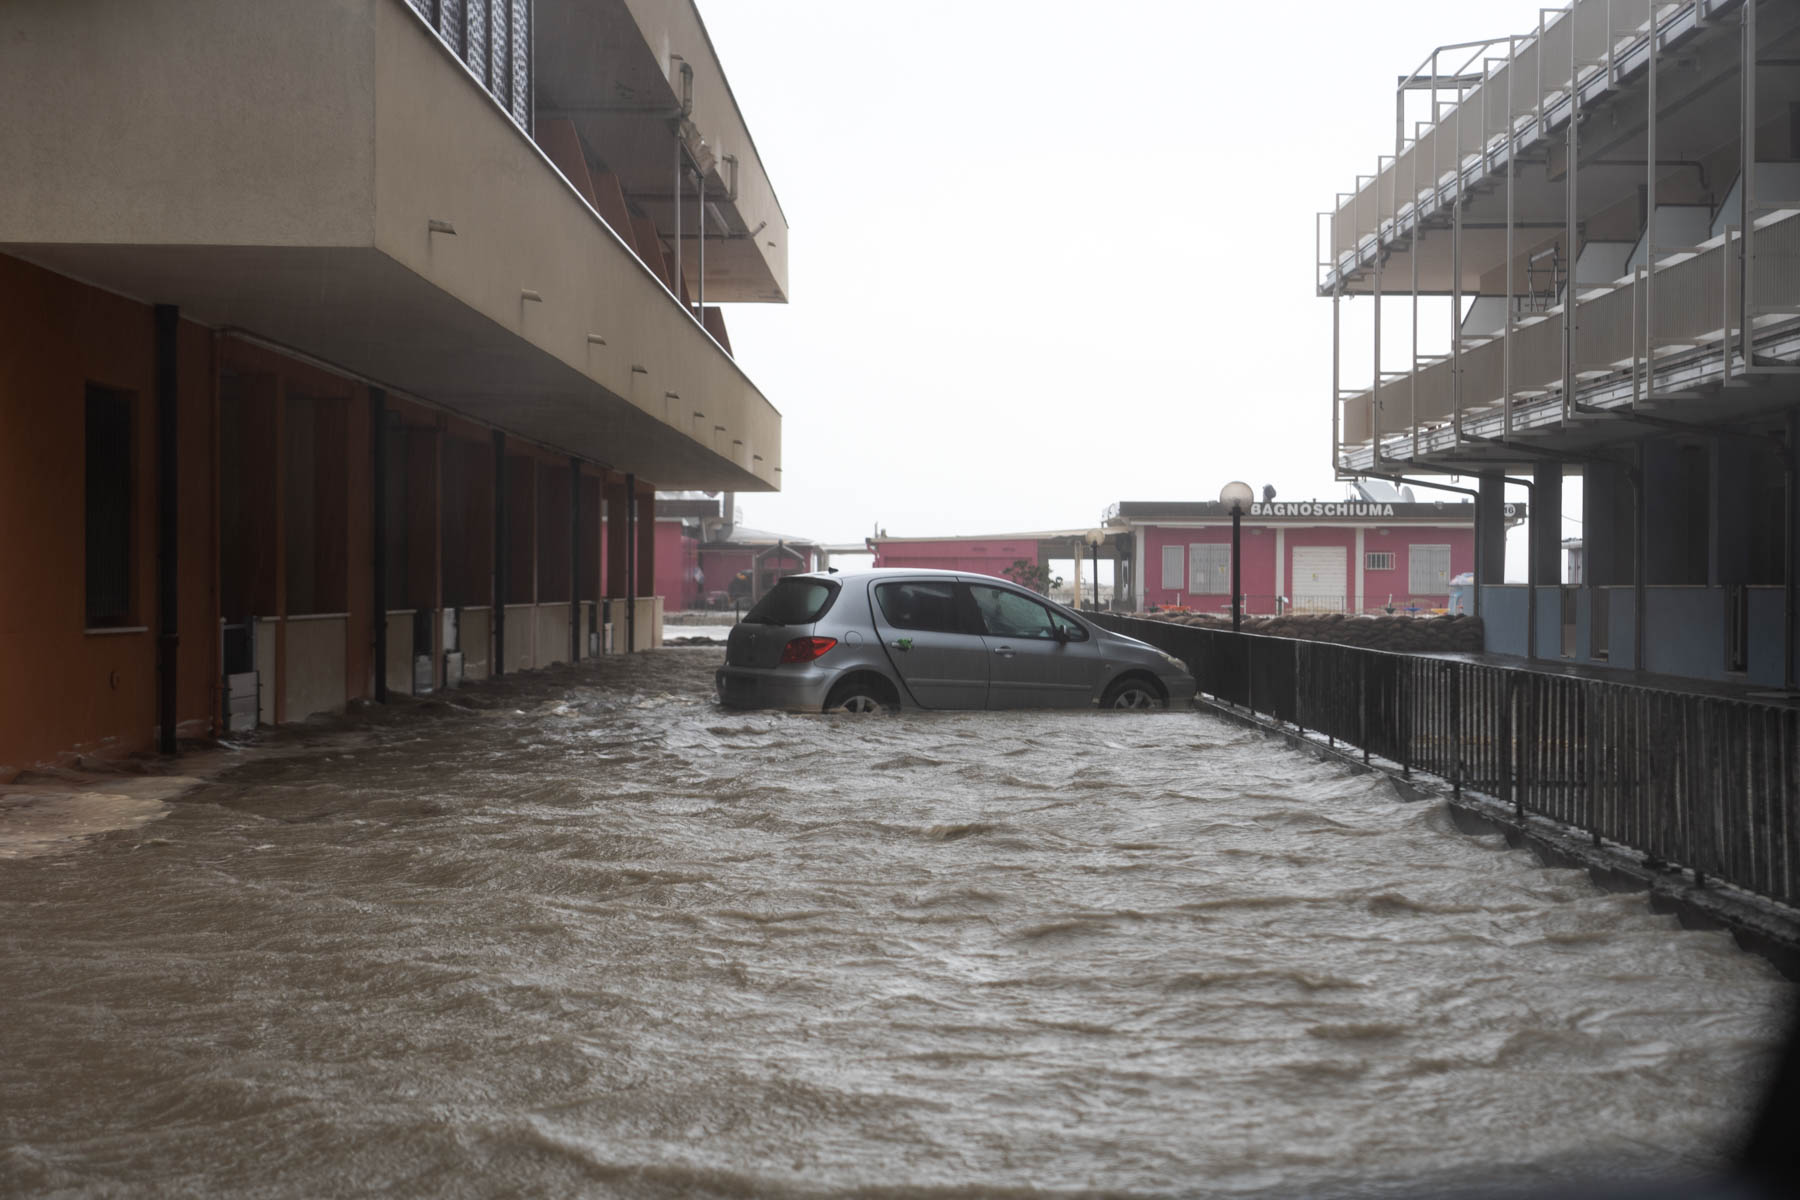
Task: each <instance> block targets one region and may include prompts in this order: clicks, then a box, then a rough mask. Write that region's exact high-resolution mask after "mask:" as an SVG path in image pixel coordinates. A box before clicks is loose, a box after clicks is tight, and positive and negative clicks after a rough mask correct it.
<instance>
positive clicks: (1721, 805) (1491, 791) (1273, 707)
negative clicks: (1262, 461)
mask: <svg viewBox="0 0 1800 1200" xmlns="http://www.w3.org/2000/svg"><path fill="white" fill-rule="evenodd" d="M1088 615H1089V616H1090V617H1091V618H1092V619H1093V620H1095V621H1096V622H1097V623H1099V624H1102V625H1104V626H1106V627H1107V628H1109V629H1113V630H1116V631H1117V632H1120V633H1124V634H1127V635H1129V636H1131V637H1135V638H1139V639H1141V640H1143V641H1146V642H1149V643H1150V644H1152V645H1154V646H1157V647H1160V648H1161V649H1163V650H1166V651H1168V652H1169V653H1170V654H1173V655H1175V656H1176V657H1178V658H1180V659H1182V660H1183V661H1185V662H1186V663H1187V665H1188V669H1189V670H1191V671H1192V672H1193V673H1194V677H1195V678H1196V679H1197V680H1199V683H1200V690H1201V691H1202V692H1204V693H1206V694H1208V695H1211V696H1213V697H1215V698H1217V699H1219V700H1222V701H1225V702H1227V703H1229V704H1233V705H1237V706H1239V707H1242V708H1246V709H1249V710H1250V711H1252V712H1254V713H1258V714H1261V715H1264V716H1269V717H1273V718H1275V719H1276V720H1278V721H1283V722H1286V723H1288V724H1290V725H1292V726H1294V727H1295V728H1297V729H1300V730H1302V731H1313V732H1316V733H1318V734H1322V735H1324V736H1325V737H1326V738H1327V739H1328V740H1330V741H1331V742H1333V743H1335V742H1339V741H1342V742H1346V743H1349V744H1350V745H1351V746H1354V747H1358V748H1360V749H1361V750H1362V752H1363V757H1364V759H1365V760H1367V759H1368V757H1369V756H1370V755H1378V756H1380V757H1381V758H1384V759H1388V760H1390V761H1392V762H1395V763H1398V764H1399V765H1400V767H1401V769H1402V770H1403V771H1407V772H1410V771H1412V770H1413V769H1415V768H1416V769H1418V770H1422V771H1428V772H1430V773H1431V774H1434V775H1437V776H1440V777H1442V778H1443V779H1445V780H1447V781H1449V783H1450V784H1451V785H1452V786H1453V787H1454V788H1455V789H1456V791H1457V792H1458V793H1460V792H1461V791H1462V789H1463V788H1469V789H1470V790H1472V791H1477V792H1481V793H1484V794H1486V795H1489V796H1493V797H1495V798H1497V799H1499V800H1500V801H1501V802H1503V803H1505V804H1508V805H1510V806H1512V808H1513V810H1514V811H1515V812H1516V813H1518V814H1519V815H1521V816H1522V815H1524V814H1526V813H1535V814H1538V815H1541V816H1544V817H1548V818H1551V819H1552V820H1555V821H1559V822H1561V823H1563V824H1564V825H1568V826H1571V827H1573V828H1576V829H1580V830H1583V831H1585V832H1587V833H1588V834H1589V835H1591V836H1592V838H1593V839H1594V841H1595V843H1596V844H1598V843H1599V842H1600V841H1601V840H1602V839H1605V840H1608V841H1612V842H1615V843H1618V844H1620V845H1623V846H1625V847H1628V848H1630V849H1633V850H1636V851H1639V852H1641V853H1642V854H1644V855H1645V856H1646V857H1647V858H1648V859H1649V860H1650V861H1651V862H1653V863H1657V864H1667V865H1672V866H1681V867H1685V868H1687V869H1689V870H1692V871H1693V872H1694V875H1695V879H1696V881H1697V882H1700V883H1704V882H1705V881H1706V880H1707V879H1708V878H1709V877H1710V878H1714V879H1718V880H1723V881H1725V882H1728V883H1731V884H1735V885H1737V886H1739V887H1742V888H1745V889H1748V890H1750V891H1753V892H1757V893H1759V894H1761V895H1763V896H1767V897H1769V898H1771V899H1774V900H1778V901H1780V902H1782V903H1784V904H1789V905H1800V761H1797V760H1800V712H1796V711H1795V710H1793V709H1790V708H1788V707H1786V706H1783V705H1776V704H1761V703H1757V702H1755V701H1753V700H1739V699H1733V698H1729V697H1723V696H1711V695H1699V694H1690V693H1685V692H1675V691H1666V690H1662V689H1657V688H1648V687H1639V686H1635V685H1632V684H1624V683H1613V682H1610V681H1605V680H1598V679H1586V678H1578V677H1575V676H1569V675H1558V674H1552V673H1547V672H1541V671H1532V670H1528V669H1525V668H1514V667H1502V666H1494V665H1491V664H1486V663H1472V662H1459V661H1454V660H1448V659H1443V658H1434V657H1426V656H1420V655H1409V654H1394V653H1390V652H1387V651H1381V650H1365V649H1361V648H1358V647H1354V646H1340V645H1336V644H1333V643H1328V642H1309V641H1299V640H1295V639H1290V638H1273V637H1265V636H1262V635H1258V634H1242V633H1237V634H1234V633H1232V632H1231V631H1230V630H1226V629H1204V628H1195V627H1191V626H1183V625H1173V624H1169V623H1166V622H1161V621H1146V620H1142V619H1140V618H1132V617H1121V616H1116V615H1113V614H1088Z"/></svg>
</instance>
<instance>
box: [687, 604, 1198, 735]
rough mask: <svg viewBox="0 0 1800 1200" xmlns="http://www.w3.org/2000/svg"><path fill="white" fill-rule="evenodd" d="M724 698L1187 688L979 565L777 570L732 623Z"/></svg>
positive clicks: (1092, 699)
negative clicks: (980, 571) (972, 570)
mask: <svg viewBox="0 0 1800 1200" xmlns="http://www.w3.org/2000/svg"><path fill="white" fill-rule="evenodd" d="M716 682H717V685H718V692H719V702H720V703H722V704H724V705H726V706H728V707H731V708H787V709H798V710H802V711H806V712H820V711H824V712H839V711H842V712H876V711H881V710H893V709H898V708H944V709H970V708H1089V707H1092V706H1093V705H1094V704H1096V703H1098V704H1099V705H1100V706H1101V707H1103V708H1164V707H1167V706H1168V705H1170V704H1186V703H1187V702H1188V701H1190V700H1192V699H1193V697H1194V677H1193V676H1192V675H1190V674H1189V673H1188V670H1187V667H1186V665H1185V664H1183V663H1182V661H1181V660H1180V659H1178V658H1175V657H1174V656H1173V655H1169V654H1164V653H1163V652H1162V651H1161V650H1158V649H1156V648H1155V647H1154V646H1150V645H1146V644H1145V643H1143V642H1140V641H1138V640H1137V639H1135V638H1128V637H1125V636H1123V635H1122V634H1117V633H1111V632H1109V631H1107V630H1105V629H1102V628H1100V627H1099V626H1098V625H1093V624H1090V623H1088V622H1087V621H1086V620H1084V619H1082V617H1081V616H1080V614H1078V613H1075V612H1071V611H1070V610H1068V609H1066V608H1063V607H1062V606H1061V605H1057V604H1052V603H1050V602H1049V601H1047V600H1045V599H1044V598H1043V597H1042V596H1038V595H1035V594H1033V593H1032V592H1028V591H1026V590H1025V589H1023V588H1020V587H1016V586H1015V585H1013V584H1011V583H1008V582H1007V581H1006V580H1004V579H996V578H994V577H993V576H991V575H973V574H968V573H965V572H960V571H907V570H900V569H885V570H873V571H857V572H854V573H846V574H841V575H836V574H808V575H790V576H788V577H787V578H786V579H783V580H781V581H780V582H779V583H777V584H776V585H775V586H774V587H773V588H771V589H770V590H769V593H768V594H767V595H766V596H764V597H763V598H762V599H761V600H760V601H758V602H757V604H756V606H755V607H754V608H752V609H751V610H750V611H749V613H747V614H746V615H745V617H744V619H743V620H742V621H741V622H740V623H739V624H738V625H737V626H736V627H734V628H733V629H732V631H731V638H730V640H729V641H728V642H727V643H726V650H725V665H724V666H723V667H720V668H719V672H718V676H717V680H716Z"/></svg>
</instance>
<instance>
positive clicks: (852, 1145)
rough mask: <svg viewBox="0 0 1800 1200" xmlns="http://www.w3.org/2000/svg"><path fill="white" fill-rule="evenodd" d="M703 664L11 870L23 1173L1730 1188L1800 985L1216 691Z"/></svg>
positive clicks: (5, 954) (79, 1184) (341, 1189)
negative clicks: (964, 698) (739, 699)
mask: <svg viewBox="0 0 1800 1200" xmlns="http://www.w3.org/2000/svg"><path fill="white" fill-rule="evenodd" d="M720 655H721V652H720V651H719V650H718V649H716V648H694V649H673V650H663V651H658V652H655V653H652V654H648V655H644V656H641V657H639V658H636V659H633V660H629V661H621V660H617V659H614V660H608V661H606V662H604V663H603V664H600V665H597V666H596V665H587V666H583V667H580V668H572V669H562V670H558V671H553V672H546V673H542V674H539V675H535V676H530V677H526V678H520V679H514V680H508V681H505V682H503V683H500V684H493V685H480V686H477V687H473V688H470V689H467V690H465V691H462V692H458V693H454V694H452V695H450V696H449V697H448V698H446V699H442V700H435V701H428V702H423V703H416V704H409V705H407V706H404V707H401V708H399V709H396V710H383V711H378V712H374V713H363V714H359V715H355V716H351V717H348V718H344V719H341V720H337V721H333V722H327V723H321V724H315V725H309V726H306V727H303V728H300V729H297V730H293V731H284V732H282V733H279V734H274V735H270V736H268V737H266V738H265V739H263V741H262V742H261V743H260V744H259V745H258V746H257V747H256V748H255V749H254V750H251V751H247V752H246V753H245V754H244V755H243V756H242V757H243V764H242V765H241V766H239V767H236V768H234V769H232V770H230V771H228V772H226V773H225V774H223V775H221V776H219V777H217V778H215V779H213V780H212V781H211V782H208V783H206V784H204V785H203V786H201V787H200V788H199V789H198V790H196V791H193V792H191V793H189V794H187V795H185V796H183V797H181V798H180V799H179V800H176V801H174V802H172V803H171V804H170V805H169V808H168V810H167V812H166V815H164V816H162V817H161V819H158V820H155V821H152V822H150V823H148V824H144V825H140V826H137V827H135V828H126V829H119V830H116V831H114V832H111V833H106V834H103V835H99V836H95V837H90V838H86V839H83V840H80V841H74V842H68V841H64V842H61V843H58V844H57V846H56V848H55V849H54V850H53V852H50V853H36V854H35V855H34V856H31V857H21V858H14V859H0V1192H4V1193H9V1194H30V1195H48V1196H58V1195H103V1196H112V1195H117V1196H127V1195H133V1196H135V1195H145V1194H160V1195H182V1196H190V1195H213V1196H284V1197H285V1196H295V1197H299V1196H320V1195H327V1194H360V1193H365V1192H374V1191H380V1192H383V1193H387V1194H393V1195H416V1196H503V1195H595V1196H612V1195H619V1196H634V1197H635V1196H665V1195H666V1196H678V1195H679V1196H686V1195H703V1196H704V1195H770V1196H780V1195H803V1196H844V1195H854V1196H888V1195H895V1196H914V1195H917V1196H947V1197H957V1196H971V1195H984V1196H985V1195H995V1194H1000V1195H1013V1196H1036V1195H1051V1194H1054V1195H1059V1196H1060V1195H1068V1194H1083V1193H1086V1192H1093V1193H1102V1194H1118V1195H1133V1196H1151V1195H1156V1196H1160V1195H1223V1196H1253V1195H1262V1194H1268V1195H1297V1194H1307V1195H1391V1194H1400V1193H1403V1192H1406V1191H1408V1190H1423V1191H1425V1192H1430V1191H1434V1190H1443V1189H1448V1188H1453V1187H1459V1186H1465V1185H1476V1184H1478V1185H1481V1186H1485V1187H1493V1188H1497V1189H1500V1190H1502V1191H1514V1190H1517V1191H1523V1190H1526V1189H1529V1188H1532V1187H1537V1186H1542V1185H1543V1184H1545V1183H1546V1182H1550V1183H1560V1182H1566V1181H1570V1180H1575V1179H1581V1178H1586V1177H1590V1176H1592V1177H1600V1178H1605V1179H1611V1180H1616V1179H1619V1178H1635V1177H1640V1176H1657V1177H1667V1176H1669V1175H1676V1176H1681V1175H1684V1174H1690V1173H1693V1172H1697V1171H1701V1170H1704V1169H1706V1168H1708V1167H1712V1166H1716V1165H1717V1164H1718V1163H1719V1162H1720V1161H1721V1156H1722V1155H1723V1154H1725V1153H1726V1152H1727V1151H1728V1149H1729V1146H1730V1143H1731V1139H1732V1138H1733V1137H1735V1136H1736V1134H1737V1131H1738V1129H1739V1126H1740V1124H1741V1122H1742V1121H1743V1119H1744V1118H1745V1115H1746V1113H1747V1111H1748V1109H1749V1107H1750V1106H1751V1104H1752V1103H1753V1101H1754V1099H1755V1097H1756V1092H1757V1089H1758V1087H1759V1085H1760V1084H1761V1082H1762V1080H1763V1072H1764V1071H1765V1069H1766V1067H1765V1063H1764V1057H1765V1055H1766V1054H1767V1053H1768V1051H1769V1050H1770V1049H1771V1047H1773V1046H1774V1045H1775V1044H1776V1043H1777V1041H1778V1038H1779V1035H1780V1033H1781V1024H1782V1017H1783V1011H1784V1007H1785V1006H1786V1005H1787V1004H1788V1003H1789V1002H1790V1001H1791V999H1792V997H1793V989H1792V988H1791V986H1790V985H1788V984H1786V983H1784V982H1783V981H1782V980H1781V978H1780V977H1779V976H1778V975H1777V974H1776V973H1775V971H1774V970H1773V969H1772V968H1771V967H1770V966H1769V965H1768V964H1767V963H1765V962H1764V961H1763V960H1762V959H1760V958H1757V957H1755V956H1753V955H1750V954H1746V953H1743V952H1741V951H1739V950H1738V949H1736V948H1735V947H1734V945H1733V944H1732V942H1731V940H1730V938H1729V937H1728V936H1727V935H1725V934H1723V933H1711V932H1689V931H1684V930H1682V929H1681V928H1680V927H1679V926H1678V925H1677V924H1676V923H1675V921H1674V919H1673V918H1671V917H1667V916H1659V915H1655V914H1653V913H1652V912H1651V911H1650V910H1649V908H1648V907H1647V906H1646V904H1645V902H1644V900H1643V899H1642V897H1641V896H1636V895H1610V894H1607V893H1604V892H1602V891H1600V890H1598V889H1596V888H1595V887H1594V886H1593V885H1592V884H1590V882H1589V881H1588V879H1587V878H1586V876H1585V875H1583V874H1582V873H1580V872H1577V871H1571V870H1560V869H1547V868H1544V867H1541V866H1539V865H1536V863H1535V862H1534V861H1533V860H1532V859H1531V858H1530V856H1529V855H1527V854H1526V853H1524V852H1521V851H1513V850H1509V849H1507V848H1506V847H1505V845H1504V843H1503V842H1501V841H1500V840H1498V839H1483V838H1476V837H1467V836H1463V835H1461V834H1458V833H1455V832H1454V831H1453V829H1452V826H1451V823H1450V821H1449V819H1448V817H1447V815H1446V813H1445V812H1444V811H1443V810H1442V809H1441V808H1439V807H1436V806H1433V805H1430V804H1421V803H1403V802H1401V801H1400V800H1399V799H1398V798H1397V797H1396V796H1395V794H1394V792H1393V791H1392V789H1391V788H1390V787H1389V786H1388V785H1387V784H1386V783H1384V782H1382V781H1380V780H1378V779H1376V778H1372V777H1369V776H1359V775H1356V774H1352V773H1350V772H1347V771H1345V770H1343V769H1341V768H1339V767H1336V766H1333V765H1329V764H1325V763H1321V762H1318V761H1315V760H1313V759H1312V758H1310V757H1307V756H1304V755H1301V754H1298V753H1295V752H1292V751H1289V750H1287V749H1285V748H1284V747H1282V746H1281V745H1280V744H1279V743H1275V742H1271V741H1268V740H1265V739H1264V738H1263V737H1261V736H1259V735H1257V734H1254V733H1252V732H1249V731H1246V730H1243V729H1240V728H1238V727H1235V726H1232V725H1229V724H1226V723H1224V722H1222V721H1220V720H1217V719H1215V718H1212V717H1209V716H1205V715H1199V714H1195V713H1192V712H1172V713H1158V714H1132V713H1118V714H1113V713H1049V714H1041V713H1040V714H1031V713H969V714H949V715H926V714H912V715H906V716H901V717H893V718H884V717H872V718H854V717H835V718H826V717H809V716H790V715H784V714H775V713H752V714H739V713H730V712H725V711H721V710H719V709H716V708H714V707H713V706H712V705H711V704H710V703H709V701H708V699H707V696H708V693H709V692H710V689H711V672H712V669H713V667H714V666H715V665H716V664H717V663H718V661H719V660H720Z"/></svg>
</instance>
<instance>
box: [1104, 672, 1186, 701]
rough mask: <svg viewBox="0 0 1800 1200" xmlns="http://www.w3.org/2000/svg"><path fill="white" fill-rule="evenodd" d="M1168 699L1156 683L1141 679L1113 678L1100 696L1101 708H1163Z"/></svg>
mask: <svg viewBox="0 0 1800 1200" xmlns="http://www.w3.org/2000/svg"><path fill="white" fill-rule="evenodd" d="M1168 703H1169V702H1168V701H1167V700H1165V699H1163V696H1162V693H1161V692H1159V691H1157V689H1156V685H1155V684H1153V683H1149V682H1147V681H1146V680H1142V679H1132V678H1126V679H1115V680H1113V682H1112V686H1110V687H1108V688H1107V689H1106V691H1105V692H1104V693H1103V694H1102V695H1101V697H1100V707H1101V708H1165V707H1167V706H1168Z"/></svg>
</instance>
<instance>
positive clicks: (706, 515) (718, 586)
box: [656, 492, 821, 611]
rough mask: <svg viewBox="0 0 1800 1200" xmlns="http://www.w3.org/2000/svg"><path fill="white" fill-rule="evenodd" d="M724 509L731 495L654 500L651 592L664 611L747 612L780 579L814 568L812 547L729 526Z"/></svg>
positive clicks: (806, 541)
mask: <svg viewBox="0 0 1800 1200" xmlns="http://www.w3.org/2000/svg"><path fill="white" fill-rule="evenodd" d="M727 507H731V508H733V509H734V510H735V507H736V506H735V505H734V504H733V502H732V497H731V495H730V493H726V494H725V496H724V498H723V499H721V498H720V497H718V496H708V495H705V494H704V493H694V492H679V493H669V494H666V495H659V496H658V497H657V501H656V593H657V595H659V596H661V597H662V598H663V605H664V607H665V608H666V609H668V610H669V611H675V610H693V609H721V608H723V609H728V608H730V607H732V603H733V601H738V602H740V603H741V604H743V605H744V606H745V607H748V606H749V605H750V604H752V603H754V602H755V601H756V600H757V599H758V598H759V597H761V596H762V594H763V593H764V592H766V591H768V590H769V588H770V587H772V586H773V585H774V583H775V581H776V580H778V579H780V578H782V577H783V576H785V575H794V574H797V573H799V572H802V571H816V570H818V569H819V566H820V563H821V555H820V552H819V545H818V543H817V542H814V541H812V540H811V539H810V538H804V537H793V536H792V535H789V534H782V533H770V532H767V531H765V530H761V529H747V528H745V527H743V526H741V525H733V524H731V523H730V522H728V521H727V520H726V519H725V516H724V512H725V509H726V508H727Z"/></svg>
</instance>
